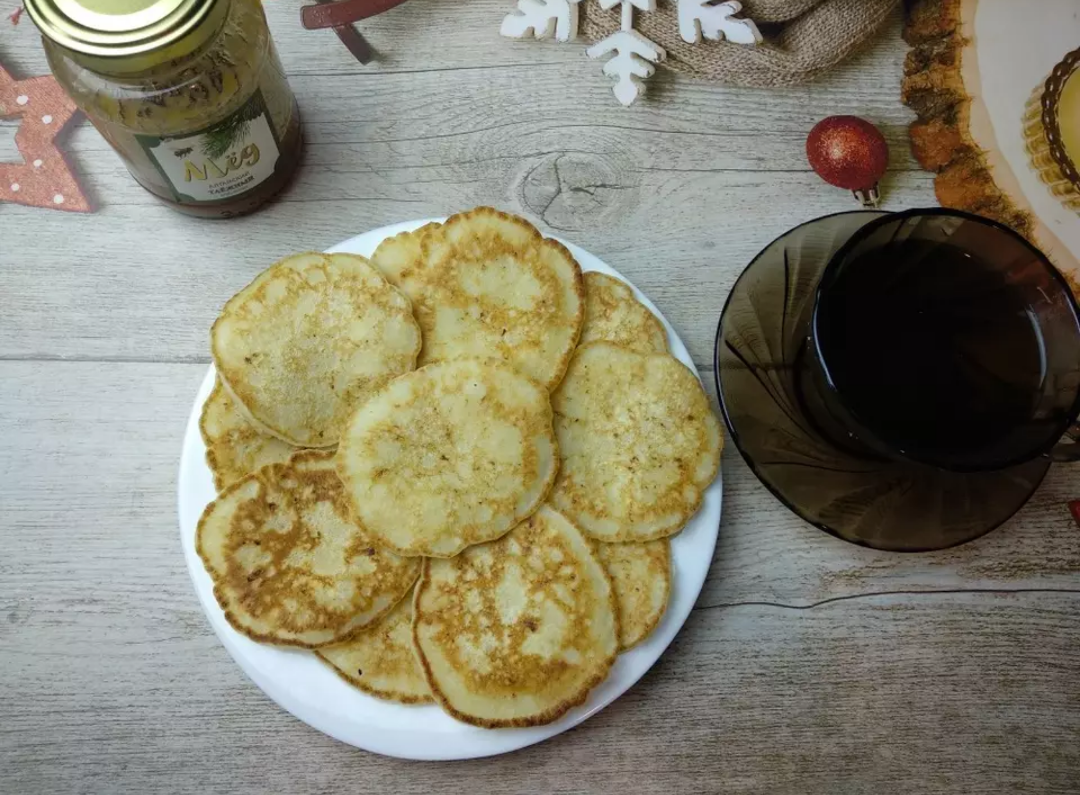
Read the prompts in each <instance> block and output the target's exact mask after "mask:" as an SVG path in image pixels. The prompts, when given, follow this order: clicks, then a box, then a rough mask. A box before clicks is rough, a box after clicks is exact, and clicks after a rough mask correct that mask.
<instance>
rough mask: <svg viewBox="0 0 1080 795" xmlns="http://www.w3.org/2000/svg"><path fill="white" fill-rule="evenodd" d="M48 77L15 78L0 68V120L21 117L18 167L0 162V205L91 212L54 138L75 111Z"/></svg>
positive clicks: (18, 133)
mask: <svg viewBox="0 0 1080 795" xmlns="http://www.w3.org/2000/svg"><path fill="white" fill-rule="evenodd" d="M77 110H78V109H77V108H76V107H75V103H74V102H72V101H71V98H70V97H68V95H67V94H65V93H64V90H63V89H62V88H60V85H59V84H58V83H57V82H56V80H55V79H54V78H53V77H51V76H48V75H46V76H43V77H31V78H29V79H28V80H21V81H17V80H15V79H14V78H13V77H12V76H11V75H10V74H8V73H7V72H6V71H4V69H3V67H0V119H2V118H7V117H9V116H22V124H21V125H19V129H18V132H16V133H15V146H17V147H18V149H19V154H21V155H22V157H23V162H21V163H0V202H17V203H19V204H27V205H31V206H33V207H48V208H52V209H55V210H69V211H72V212H80V213H88V212H91V207H90V202H89V201H87V199H86V196H85V195H84V194H83V192H82V189H81V188H79V183H78V181H77V180H76V179H75V174H74V172H72V170H71V167H70V166H69V165H68V163H67V161H66V160H65V159H64V155H63V154H62V153H61V152H60V150H59V149H58V148H57V146H56V138H57V136H58V135H59V134H60V132H61V131H62V130H63V129H64V127H65V126H66V125H67V123H68V122H70V121H71V118H72V116H74V115H75V113H76V112H77Z"/></svg>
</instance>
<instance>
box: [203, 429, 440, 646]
mask: <svg viewBox="0 0 1080 795" xmlns="http://www.w3.org/2000/svg"><path fill="white" fill-rule="evenodd" d="M195 545H196V549H197V550H198V553H199V556H200V557H201V558H202V560H203V563H204V564H205V566H206V570H207V572H208V573H209V574H210V577H211V578H212V579H213V581H214V596H215V597H216V598H217V601H218V604H220V605H221V609H222V610H223V611H224V612H225V617H226V618H227V619H228V620H229V623H230V624H231V625H232V626H233V628H234V629H236V630H237V631H238V632H242V633H243V634H245V635H247V636H248V637H249V638H252V639H253V640H259V641H264V642H267V643H279V644H283V645H287V646H303V647H307V648H314V647H316V646H324V645H327V644H331V643H340V642H342V641H344V640H346V639H348V638H349V637H350V636H351V635H352V634H353V633H354V632H356V631H357V630H358V629H360V628H361V627H364V626H367V625H368V624H371V623H373V622H375V621H378V620H379V619H380V618H381V617H382V616H383V615H385V614H386V613H388V612H389V611H390V610H391V608H393V606H394V605H395V604H397V603H398V601H400V600H401V598H402V597H403V596H404V595H405V594H406V593H407V592H408V591H409V589H410V588H412V586H413V583H415V582H416V578H417V577H418V576H419V573H420V564H419V561H417V560H414V559H408V558H402V557H399V556H397V555H395V554H394V553H392V552H387V551H385V550H382V549H379V548H378V547H376V546H375V544H374V543H373V541H372V539H371V537H370V536H369V535H368V534H367V533H365V532H364V531H363V530H362V529H361V528H360V527H359V526H358V525H357V524H356V522H355V521H354V520H353V519H352V517H351V516H350V514H349V508H348V505H347V501H346V499H345V494H344V492H343V490H342V487H341V481H340V480H338V477H337V473H336V471H335V470H334V454H333V453H331V452H327V451H321V450H304V451H301V452H298V453H296V454H295V455H294V456H293V457H292V458H290V459H289V461H288V462H286V463H284V464H270V465H269V466H265V467H263V468H262V469H260V470H258V471H257V472H254V473H252V474H250V475H247V476H246V477H243V478H241V479H240V480H238V481H236V482H235V483H233V484H232V485H231V486H229V487H227V488H226V489H225V491H223V492H222V493H221V494H220V495H218V498H217V499H216V500H214V502H212V503H210V505H208V506H207V507H206V510H205V511H204V512H203V515H202V518H201V519H200V520H199V527H198V530H197V531H196V538H195Z"/></svg>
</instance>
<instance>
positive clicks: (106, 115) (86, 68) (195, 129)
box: [25, 0, 302, 218]
mask: <svg viewBox="0 0 1080 795" xmlns="http://www.w3.org/2000/svg"><path fill="white" fill-rule="evenodd" d="M25 4H26V9H27V12H28V13H29V14H30V16H31V18H32V19H33V20H34V22H35V23H36V24H37V26H38V28H39V29H40V30H41V32H42V34H43V40H44V45H45V51H46V54H47V56H48V59H49V65H50V66H51V67H52V71H53V74H54V75H55V76H56V78H57V80H58V81H59V82H60V84H61V85H62V86H63V87H64V89H65V90H66V91H67V92H68V94H70V95H71V97H72V99H74V101H75V103H76V104H77V105H78V106H79V108H80V109H82V111H83V112H84V113H86V115H87V117H88V118H89V119H90V121H91V122H93V124H94V126H95V127H97V129H98V130H99V131H100V132H101V134H102V135H103V136H104V137H105V140H107V141H108V142H109V143H110V144H111V145H112V146H113V148H114V149H115V150H116V151H117V152H118V153H119V154H120V157H121V158H122V159H123V160H124V163H125V164H126V165H127V167H128V170H129V171H130V172H131V174H132V176H134V177H135V179H136V180H137V181H138V182H139V184H140V185H142V186H143V187H144V188H146V189H147V190H148V191H150V192H151V193H152V194H154V195H155V196H157V197H158V198H160V199H162V200H163V201H165V202H167V203H168V204H170V205H171V206H172V207H173V208H175V209H177V210H180V211H181V212H185V213H188V214H190V215H198V216H202V217H209V218H229V217H232V216H236V215H242V214H244V213H248V212H251V211H253V210H255V209H256V208H258V207H259V206H261V205H262V204H263V203H265V202H266V201H268V200H269V199H270V198H272V197H273V196H274V195H275V194H277V193H278V192H279V191H280V190H281V189H282V188H283V187H285V185H286V183H287V182H288V181H289V178H290V177H291V176H292V174H293V172H294V170H295V169H296V166H297V164H298V162H299V159H300V149H301V143H302V142H301V131H300V114H299V111H298V109H297V106H296V99H295V97H294V96H293V93H292V91H291V90H290V88H289V84H288V82H287V81H286V79H285V75H284V73H283V72H282V69H281V64H280V62H279V61H278V57H277V53H276V52H275V50H274V44H273V41H272V40H271V38H270V31H269V30H268V28H267V26H266V16H265V15H264V14H263V10H262V6H261V5H260V2H259V0H25Z"/></svg>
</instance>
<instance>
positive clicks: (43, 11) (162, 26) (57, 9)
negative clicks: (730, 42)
mask: <svg viewBox="0 0 1080 795" xmlns="http://www.w3.org/2000/svg"><path fill="white" fill-rule="evenodd" d="M227 4H228V3H227V0H25V5H26V11H27V13H28V14H29V15H30V17H31V19H33V20H34V23H35V24H36V25H37V26H38V28H39V29H40V30H41V33H42V35H43V36H45V37H46V38H48V39H51V40H52V41H54V42H56V43H57V44H59V45H60V46H62V47H66V48H67V49H69V50H73V51H74V52H77V53H84V54H86V55H94V56H101V57H106V58H107V57H125V56H131V55H139V54H145V53H149V52H152V51H155V50H160V49H163V48H166V47H169V46H170V45H172V44H174V43H176V42H178V41H180V40H181V39H184V38H185V37H187V36H188V35H189V34H191V33H192V32H193V31H194V30H195V29H196V28H198V27H199V25H200V24H201V23H202V22H203V21H205V20H206V18H207V16H208V15H209V14H210V12H211V10H213V9H214V7H215V6H218V5H220V6H225V5H227Z"/></svg>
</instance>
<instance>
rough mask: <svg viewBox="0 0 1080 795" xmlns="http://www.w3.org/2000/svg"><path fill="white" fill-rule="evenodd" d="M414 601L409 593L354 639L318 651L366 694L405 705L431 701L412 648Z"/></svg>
mask: <svg viewBox="0 0 1080 795" xmlns="http://www.w3.org/2000/svg"><path fill="white" fill-rule="evenodd" d="M412 601H413V600H412V594H409V595H407V596H406V597H405V598H404V599H402V600H401V601H400V602H398V604H397V607H395V608H394V609H393V610H391V611H390V612H389V613H387V614H386V615H385V616H384V617H383V618H381V619H379V620H378V621H376V622H375V623H374V624H371V625H369V626H366V627H364V628H363V629H362V630H360V632H358V633H357V634H356V636H355V637H353V638H352V640H349V641H346V642H345V643H342V644H340V645H337V646H323V647H322V648H321V649H319V650H318V651H316V652H315V653H316V654H318V655H319V657H321V658H322V660H323V661H324V662H326V663H327V664H328V665H330V666H331V667H332V668H333V669H334V670H335V671H337V673H338V675H339V676H341V678H342V679H344V680H345V681H346V682H348V683H349V684H351V685H354V686H355V687H358V688H359V689H361V690H363V691H364V692H365V693H368V694H370V695H372V696H376V697H377V698H384V699H386V700H388V701H397V702H400V703H402V704H430V703H431V702H432V701H433V699H432V697H431V689H430V688H429V687H428V685H427V680H426V679H424V674H423V671H422V670H421V668H420V663H419V662H418V661H417V659H416V652H415V651H414V649H413V639H412V615H413V608H412Z"/></svg>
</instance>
